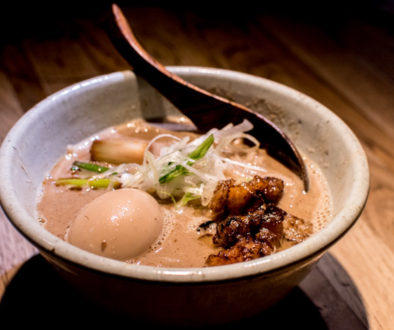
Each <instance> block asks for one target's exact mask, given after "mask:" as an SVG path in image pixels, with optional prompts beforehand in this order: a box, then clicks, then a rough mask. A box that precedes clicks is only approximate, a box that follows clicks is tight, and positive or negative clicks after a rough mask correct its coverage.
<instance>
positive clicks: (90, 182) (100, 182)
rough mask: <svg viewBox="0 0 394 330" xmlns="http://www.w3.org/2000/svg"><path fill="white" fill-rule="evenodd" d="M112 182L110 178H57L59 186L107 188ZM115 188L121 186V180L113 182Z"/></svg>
mask: <svg viewBox="0 0 394 330" xmlns="http://www.w3.org/2000/svg"><path fill="white" fill-rule="evenodd" d="M110 184H111V180H110V179H105V178H103V179H80V178H64V179H58V180H56V185H58V186H73V187H74V188H83V187H86V186H89V187H91V188H107V187H108V186H109V185H110ZM113 185H114V188H117V187H119V186H120V183H119V182H114V183H113Z"/></svg>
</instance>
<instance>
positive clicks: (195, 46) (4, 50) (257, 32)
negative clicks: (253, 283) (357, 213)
mask: <svg viewBox="0 0 394 330" xmlns="http://www.w3.org/2000/svg"><path fill="white" fill-rule="evenodd" d="M334 5H335V1H334ZM292 8H294V7H292ZM125 9H126V15H127V17H128V19H129V20H130V22H131V24H132V27H133V29H134V31H135V33H136V36H137V38H138V39H139V41H141V44H142V45H143V46H144V47H145V48H146V49H147V50H148V51H149V52H150V53H151V54H152V55H153V56H154V57H155V58H157V59H158V60H159V61H160V62H162V63H163V64H165V65H198V66H208V67H220V68H226V69H232V70H237V71H241V72H246V73H251V74H254V75H257V76H261V77H265V78H269V79H272V80H275V81H277V82H280V83H284V84H286V85H288V86H290V87H293V88H296V89H298V90H300V91H302V92H304V93H306V94H307V95H309V96H311V97H313V98H315V99H316V100H318V101H319V102H321V103H323V104H324V105H326V106H327V107H329V108H330V109H331V110H332V111H334V112H335V113H336V114H338V115H339V116H340V117H341V118H342V119H343V120H344V121H345V122H346V123H347V124H348V125H349V126H350V127H351V128H352V130H353V131H354V132H355V134H356V135H357V136H358V137H359V139H360V141H361V143H362V145H363V147H364V149H365V151H366V153H367V157H368V161H369V165H370V171H371V189H370V196H369V200H368V203H367V205H366V208H365V210H364V212H363V214H362V216H361V218H360V220H359V221H358V223H357V224H356V225H355V227H354V228H352V229H351V231H350V232H349V233H348V234H347V235H346V236H345V237H344V238H343V239H341V240H340V241H339V242H338V243H337V244H336V245H335V246H334V247H333V248H331V250H330V252H331V256H330V255H328V257H326V258H324V259H323V260H322V262H320V263H319V265H318V267H317V268H316V269H315V270H314V272H313V274H311V276H310V277H308V278H307V279H306V280H305V281H304V282H302V284H301V285H300V286H299V288H297V290H298V291H296V292H295V293H293V296H291V297H290V298H289V300H285V301H284V302H283V305H282V306H287V305H286V304H294V303H295V304H297V303H301V302H303V303H304V304H303V305H302V306H304V307H305V308H307V309H308V311H309V313H310V315H311V318H312V321H313V322H315V323H313V324H312V325H314V326H315V328H319V329H320V328H322V329H326V328H329V329H345V328H347V329H349V328H352V329H358V328H359V329H365V328H370V329H392V328H394V313H393V309H392V306H394V294H393V292H394V276H393V274H394V240H393V235H394V149H393V147H392V146H393V141H394V130H393V129H392V127H393V126H394V112H393V111H392V105H393V104H394V84H393V81H394V51H393V50H394V39H393V37H392V30H391V29H390V27H389V26H388V25H387V24H386V23H385V22H386V21H387V15H389V16H390V13H389V14H387V13H386V14H385V16H383V17H382V18H381V17H380V16H379V12H378V11H374V12H372V10H373V9H374V8H372V9H371V11H369V12H368V15H367V14H365V13H364V14H360V15H358V16H357V15H356V16H350V15H349V14H348V13H349V12H350V11H348V12H338V11H337V12H336V11H335V10H334V9H333V8H331V9H332V10H331V11H330V13H331V14H332V13H334V14H335V15H336V16H335V17H336V18H337V21H335V20H333V21H330V20H329V19H327V18H326V17H323V16H322V17H319V16H316V15H317V14H316V13H313V15H315V16H313V17H312V16H311V15H310V14H311V11H309V12H307V13H303V12H302V11H301V10H295V11H294V13H293V12H291V11H290V10H289V11H287V12H282V10H272V11H270V10H268V11H267V10H261V8H259V7H258V6H257V7H255V8H252V9H251V10H249V11H247V10H246V9H243V10H236V9H234V10H232V11H229V12H223V11H211V12H208V11H204V10H203V9H197V8H195V7H193V6H191V7H189V8H171V7H168V8H161V7H158V6H150V7H148V6H135V7H132V6H126V8H125ZM274 9H277V8H274ZM375 9H376V8H375ZM354 12H357V10H356V9H355V10H354V11H353V12H352V13H354ZM337 14H338V15H337ZM372 14H373V15H372ZM105 15H106V13H105V12H103V11H100V10H97V11H95V12H93V13H89V15H86V17H83V16H82V17H81V16H78V17H75V18H68V17H67V19H65V17H66V16H64V17H63V18H62V19H61V20H60V21H59V22H57V21H56V22H54V21H51V22H52V23H53V24H54V25H55V26H54V27H53V30H52V31H47V30H45V29H39V28H37V29H35V30H34V31H32V32H31V33H29V34H27V35H23V33H19V34H18V35H16V34H15V36H14V37H11V36H10V37H9V38H7V39H3V40H5V41H3V42H2V44H1V48H0V138H1V139H3V138H4V137H5V135H6V133H7V131H8V130H9V129H10V127H11V126H12V125H13V124H14V123H15V121H16V120H17V119H18V118H19V117H20V116H21V115H22V114H23V113H24V112H25V111H27V110H28V109H29V108H30V107H31V106H32V105H34V104H35V103H36V102H38V101H40V100H42V99H43V98H44V97H45V96H47V95H49V94H50V93H53V92H54V91H57V90H59V89H60V88H63V87H65V86H67V85H69V84H72V83H75V82H78V81H80V80H83V79H86V78H90V77H93V76H96V75H99V74H104V73H109V72H112V71H116V70H124V69H127V68H128V66H127V64H126V63H125V61H124V60H123V59H122V58H121V57H120V56H119V54H117V52H116V51H115V49H114V48H113V46H112V45H111V43H110V42H109V40H108V38H107V36H106V35H105V33H104V31H103V29H102V27H101V23H102V22H103V19H104V17H105ZM308 15H309V16H308ZM390 17H391V18H392V16H390ZM391 21H392V19H391ZM35 253H36V250H35V249H34V248H33V247H31V245H30V244H29V243H27V242H26V241H25V240H24V239H23V238H22V237H21V236H20V235H19V234H18V233H17V232H16V231H15V229H14V228H13V227H12V226H11V225H10V224H9V223H8V222H6V220H5V218H4V217H3V216H0V274H2V275H1V281H0V283H1V285H0V295H1V293H3V292H4V288H5V287H6V286H7V285H8V284H9V283H10V281H11V284H10V285H9V286H8V288H10V289H9V290H8V289H6V291H5V295H4V297H8V298H7V299H8V301H10V300H9V299H11V298H12V294H15V297H18V292H19V291H18V290H21V289H23V288H25V285H26V286H28V285H29V282H28V281H27V279H26V278H25V277H24V275H26V274H31V273H29V269H32V268H29V267H33V266H34V267H36V266H37V265H38V266H37V267H38V269H41V267H44V266H43V265H42V264H41V263H40V262H41V261H37V258H38V256H35V257H33V258H31V256H32V255H34V254H35ZM26 260H29V261H27V262H26V263H25V264H23V266H22V268H18V267H19V266H18V265H20V264H21V263H23V262H25V261H26ZM32 265H33V266H32ZM24 266H26V267H24ZM34 267H33V269H34ZM26 269H28V271H26ZM12 278H15V279H17V281H16V282H15V283H14V285H13V280H12ZM18 283H19V284H18ZM18 285H21V286H20V287H18ZM59 290H61V289H59ZM15 292H16V293H15ZM10 297H11V298H10ZM305 297H306V298H307V299H306V298H305ZM4 299H5V298H4ZM292 299H293V300H292ZM2 305H4V304H0V312H1V306H2ZM7 306H8V307H10V306H12V305H7ZM289 313H290V311H289ZM274 315H277V314H274ZM292 315H293V314H292ZM343 319H345V320H346V321H347V322H349V323H341V324H339V323H338V321H340V320H343ZM0 324H1V323H0Z"/></svg>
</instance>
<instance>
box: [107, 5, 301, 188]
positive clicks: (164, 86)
mask: <svg viewBox="0 0 394 330" xmlns="http://www.w3.org/2000/svg"><path fill="white" fill-rule="evenodd" d="M112 11H113V15H114V16H115V23H116V24H114V22H113V21H111V25H110V29H109V30H108V34H109V37H110V39H111V40H112V42H113V43H114V45H115V47H116V48H117V50H118V51H119V52H120V54H121V55H122V56H123V57H124V58H125V59H126V61H128V63H129V64H130V65H131V66H132V67H133V71H134V72H135V73H136V74H137V75H138V76H140V77H142V78H144V79H145V80H146V81H147V82H148V83H149V84H151V85H152V86H153V87H155V88H156V89H157V90H158V91H159V92H160V93H161V94H162V95H163V96H165V97H166V98H167V99H168V100H169V101H170V102H171V103H173V104H174V105H175V106H176V107H177V108H178V109H179V110H180V111H181V112H182V113H183V114H185V115H186V116H187V117H188V118H190V120H191V121H192V122H193V123H194V124H195V126H196V127H197V128H198V130H200V131H201V132H206V131H208V130H209V129H211V128H214V127H216V128H222V127H223V126H225V125H227V124H228V123H233V124H234V125H235V124H238V123H240V122H242V121H243V120H244V119H247V120H249V121H250V122H251V123H252V124H253V126H254V128H253V130H252V131H251V134H252V135H253V136H254V137H256V138H257V139H258V140H259V141H260V143H261V145H262V147H264V148H266V149H267V152H268V153H269V154H270V155H271V156H273V157H275V158H276V159H278V160H279V161H281V162H282V163H283V164H285V165H286V166H288V167H289V168H290V169H291V170H292V171H293V172H295V173H296V174H297V175H298V176H299V177H300V178H301V180H302V181H303V183H304V190H305V191H306V192H307V191H308V189H309V180H308V175H307V171H306V167H305V164H304V161H303V159H302V157H301V155H300V153H299V152H298V150H297V149H296V147H295V146H294V144H293V143H292V142H291V141H290V139H289V138H288V137H287V136H286V135H285V134H284V133H283V132H282V131H281V130H280V129H279V128H278V127H277V126H276V125H275V124H274V123H272V122H271V121H269V120H268V119H267V118H265V117H264V116H263V115H261V114H259V113H256V112H254V111H252V110H251V109H249V108H247V107H245V106H243V105H241V104H237V103H235V102H232V101H230V100H227V99H225V98H223V97H220V96H217V95H214V94H212V93H209V92H208V91H206V90H203V89H201V88H199V87H197V86H195V85H192V84H191V83H189V82H187V81H185V80H183V79H182V78H180V77H179V76H177V75H175V74H173V73H171V72H169V71H168V70H167V69H166V68H165V67H164V66H163V65H161V64H160V63H158V62H157V61H156V60H155V59H154V58H152V57H151V56H150V55H149V54H148V53H147V52H146V51H145V50H144V49H143V48H142V46H141V45H140V44H139V42H138V41H137V39H136V38H135V36H134V33H133V32H132V30H131V28H130V26H129V24H128V22H127V20H126V18H125V16H124V14H123V13H122V11H121V10H120V8H119V7H118V6H117V5H115V4H113V5H112Z"/></svg>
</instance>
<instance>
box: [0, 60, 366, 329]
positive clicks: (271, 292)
mask: <svg viewBox="0 0 394 330" xmlns="http://www.w3.org/2000/svg"><path fill="white" fill-rule="evenodd" d="M169 69H170V70H171V71H172V72H174V73H175V74H178V75H180V76H181V77H183V78H184V79H185V80H187V81H190V82H192V83H194V84H196V85H198V86H200V87H203V88H206V89H209V90H214V91H216V92H217V93H219V94H222V95H224V96H226V97H230V98H231V99H233V100H235V101H238V102H239V103H243V104H245V105H247V106H249V107H251V108H253V109H254V110H255V111H258V112H261V113H263V114H264V115H265V116H267V117H268V118H270V119H271V120H272V121H273V122H274V123H275V124H277V125H278V126H279V127H280V128H281V129H283V131H284V132H285V133H287V134H288V135H289V137H290V138H291V139H292V140H293V142H294V143H295V145H296V146H297V147H298V148H299V149H300V150H301V151H302V153H304V154H305V155H306V156H307V157H309V158H310V159H312V160H313V161H315V162H316V163H317V164H318V165H319V166H320V168H321V170H322V172H323V174H324V176H325V177H326V179H327V181H328V185H329V190H330V192H331V195H332V214H333V218H332V220H331V221H330V222H329V223H328V224H327V225H326V226H325V227H324V228H323V229H321V230H320V231H318V232H317V233H315V234H313V235H312V236H311V237H309V238H308V239H306V240H305V241H303V242H301V243H299V244H297V245H295V246H293V247H291V248H289V249H286V250H283V251H280V252H277V253H274V254H272V255H269V256H266V257H263V258H259V259H255V260H252V261H246V262H242V263H236V264H231V265H224V266H215V267H201V268H164V267H154V266H146V265H136V264H128V263H125V262H122V261H117V260H113V259H109V258H105V257H102V256H99V255H95V254H92V253H90V252H87V251H84V250H82V249H80V248H78V247H75V246H73V245H71V244H69V243H67V242H65V241H64V240H62V239H60V238H58V237H56V236H55V235H53V234H51V233H50V232H48V231H47V230H46V229H45V228H44V227H43V226H42V225H41V224H40V223H39V221H38V220H37V216H36V202H37V195H38V191H39V188H40V185H41V183H42V181H43V179H44V178H45V176H46V175H47V174H48V172H49V170H50V169H51V167H52V166H53V165H54V164H55V163H56V161H57V160H58V159H59V158H60V156H62V155H63V154H64V152H65V149H66V146H67V145H69V144H74V143H76V142H78V141H81V140H83V139H84V138H86V137H88V136H90V135H92V134H94V133H96V132H98V131H100V130H102V129H104V128H106V127H109V126H112V125H116V124H120V123H123V122H125V121H127V120H130V119H133V118H140V117H142V118H146V119H149V118H158V117H164V116H168V115H177V114H178V115H179V112H178V111H177V109H175V108H174V107H173V106H171V104H169V103H168V102H167V101H166V100H165V99H164V98H163V97H161V96H160V95H159V94H158V93H157V92H156V91H155V90H154V89H153V88H152V87H150V86H149V85H148V84H147V83H146V82H144V81H143V80H141V79H138V78H136V76H135V75H134V74H133V73H132V72H130V71H124V72H115V73H112V74H108V75H103V76H98V77H96V78H92V79H89V80H86V81H83V82H80V83H77V84H75V85H72V86H70V87H68V88H65V89H63V90H61V91H59V92H57V93H55V94H53V95H51V96H49V97H48V98H46V99H45V100H43V101H42V102H40V103H39V104H37V105H36V106H35V107H34V108H32V109H31V110H30V111H28V112H27V113H26V114H25V115H24V116H23V117H22V118H21V119H20V120H19V121H18V122H17V123H16V124H15V126H14V127H13V128H12V129H11V130H10V132H9V134H8V135H7V137H6V138H5V140H4V141H3V144H2V147H1V152H0V181H1V182H2V184H1V185H0V197H1V203H2V207H3V209H4V211H5V213H6V215H7V217H8V218H9V220H10V221H11V222H12V224H13V225H14V226H15V227H16V228H17V229H18V230H19V231H20V232H21V233H22V234H23V235H24V236H25V237H26V238H27V239H28V240H29V241H30V242H31V243H32V244H34V245H35V246H36V247H37V248H38V249H39V251H40V253H41V254H42V255H43V256H44V257H45V259H46V260H48V262H49V263H50V264H51V265H53V266H54V268H55V269H56V270H57V271H58V272H59V274H60V275H61V276H62V277H63V278H65V279H66V280H67V281H68V283H70V284H71V285H73V286H74V287H75V288H76V289H77V290H79V291H80V292H81V293H82V294H83V295H85V296H86V297H88V298H89V299H91V300H92V301H94V302H95V303H98V304H101V305H104V306H106V307H107V308H109V309H112V310H116V311H117V312H120V313H122V314H127V315H130V317H134V318H138V319H141V320H150V321H153V322H156V323H166V324H183V325H190V324H193V325H198V324H208V323H221V322H229V321H231V320H238V319H242V318H246V317H249V316H252V315H254V314H256V313H259V312H260V311H263V310H264V309H266V308H268V307H269V306H272V305H273V304H275V303H276V302H278V301H279V300H280V299H282V298H283V297H285V296H286V295H287V294H288V293H289V292H290V291H291V289H292V288H294V287H295V286H297V284H298V283H299V282H300V281H301V280H302V279H303V278H304V277H305V276H306V275H307V274H308V272H309V271H310V270H311V268H312V267H313V266H314V265H315V264H316V262H317V261H318V260H319V258H320V257H321V256H322V255H323V254H324V253H325V252H326V251H327V250H328V249H329V247H330V246H332V245H333V244H334V243H335V242H336V241H337V240H338V239H340V238H341V237H342V236H343V235H344V234H345V233H346V232H347V231H348V230H349V229H350V228H351V227H352V225H353V224H354V223H355V222H356V220H357V219H358V217H359V216H360V213H361V212H362V209H363V207H364V205H365V203H366V200H367V195H368V188H369V170H368V164H367V160H366V157H365V154H364V151H363V149H362V147H361V145H360V143H359V141H358V140H357V138H356V136H355V135H354V134H353V133H352V131H351V130H350V129H349V128H348V127H347V126H346V124H345V123H344V122H343V121H342V120H341V119H340V118H338V117H337V116H336V115H335V114H334V113H333V112H332V111H330V110H329V109H327V108H326V107H325V106H323V105H322V104H320V103H318V102H316V101H315V100H313V99H311V98H310V97H308V96H306V95H304V94H302V93H300V92H298V91H296V90H294V89H291V88H289V87H286V86H284V85H281V84H278V83H276V82H273V81H270V80H267V79H263V78H259V77H255V76H251V75H248V74H243V73H239V72H234V71H228V70H222V69H213V68H201V67H170V68H169ZM59 299H61V298H59Z"/></svg>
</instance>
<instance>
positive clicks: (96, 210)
mask: <svg viewBox="0 0 394 330" xmlns="http://www.w3.org/2000/svg"><path fill="white" fill-rule="evenodd" d="M162 227H163V217H162V213H161V210H160V205H159V204H158V203H157V201H156V200H155V199H154V198H153V197H152V196H151V195H149V194H148V193H146V192H144V191H141V190H137V189H129V188H127V189H119V190H113V191H110V192H107V193H105V194H103V195H101V196H99V197H97V198H96V199H94V200H93V201H92V202H90V203H89V204H87V205H86V206H84V207H83V208H82V209H81V210H80V212H79V213H78V215H77V216H76V218H75V220H74V221H73V223H72V224H71V226H70V228H69V230H68V232H67V235H66V240H67V241H68V242H70V243H71V244H73V245H76V246H78V247H80V248H82V249H84V250H87V251H90V252H93V253H95V254H98V255H101V256H104V257H109V258H114V259H118V260H127V259H130V258H133V257H136V256H138V255H140V254H142V253H143V252H145V251H146V250H148V249H149V247H150V246H151V245H152V244H153V243H154V242H155V241H156V240H157V239H158V236H159V235H160V233H161V231H162Z"/></svg>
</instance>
